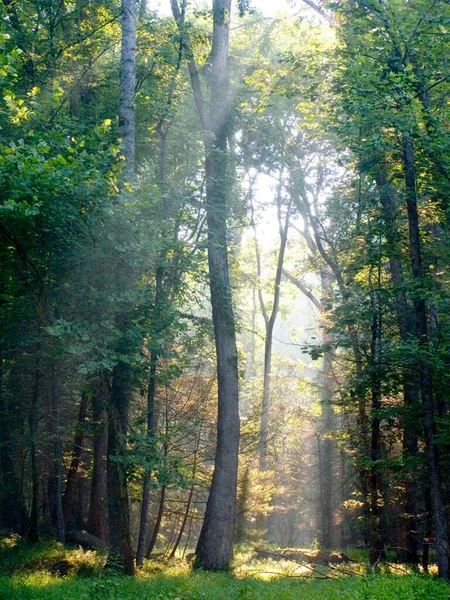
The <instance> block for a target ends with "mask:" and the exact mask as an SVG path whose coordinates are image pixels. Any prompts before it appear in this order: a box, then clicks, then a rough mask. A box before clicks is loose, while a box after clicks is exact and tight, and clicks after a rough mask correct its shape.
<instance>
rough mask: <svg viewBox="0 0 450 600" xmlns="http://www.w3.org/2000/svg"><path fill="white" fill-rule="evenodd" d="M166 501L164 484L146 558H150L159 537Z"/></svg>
mask: <svg viewBox="0 0 450 600" xmlns="http://www.w3.org/2000/svg"><path fill="white" fill-rule="evenodd" d="M165 501H166V486H165V485H163V486H162V487H161V493H160V495H159V506H158V514H157V516H156V521H155V525H154V527H153V531H152V537H151V539H150V542H149V544H148V547H147V552H146V553H145V558H147V559H148V558H150V556H151V554H152V552H153V548H154V547H155V544H156V540H157V539H158V533H159V530H160V528H161V522H162V518H163V514H164V503H165Z"/></svg>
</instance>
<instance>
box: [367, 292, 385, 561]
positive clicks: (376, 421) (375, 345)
mask: <svg viewBox="0 0 450 600" xmlns="http://www.w3.org/2000/svg"><path fill="white" fill-rule="evenodd" d="M370 296H371V305H372V338H371V343H370V365H369V368H370V380H371V381H370V388H371V404H372V406H371V409H372V410H371V412H372V415H371V426H370V432H371V442H370V461H371V466H370V478H369V487H370V521H369V560H370V562H371V564H376V563H378V562H380V561H381V560H384V559H385V550H384V536H383V531H382V526H381V520H382V515H381V508H380V495H381V474H380V472H379V465H378V462H379V460H380V458H381V418H380V414H379V413H380V410H381V398H382V391H381V374H380V372H379V369H380V364H379V353H380V344H381V310H380V308H379V306H378V300H377V298H376V297H375V292H373V291H372V292H371V295H370Z"/></svg>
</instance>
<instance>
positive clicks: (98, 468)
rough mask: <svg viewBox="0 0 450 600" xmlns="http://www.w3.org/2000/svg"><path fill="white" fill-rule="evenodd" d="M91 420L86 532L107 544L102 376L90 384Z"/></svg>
mask: <svg viewBox="0 0 450 600" xmlns="http://www.w3.org/2000/svg"><path fill="white" fill-rule="evenodd" d="M91 391H92V418H93V424H94V427H95V429H94V449H93V465H92V480H91V494H90V501H89V514H88V519H87V525H86V529H87V530H88V532H89V533H91V534H92V535H94V536H96V537H98V538H99V539H100V540H102V541H107V540H108V527H107V518H106V517H107V483H106V454H107V451H108V429H107V413H106V402H107V398H108V396H109V394H110V390H109V384H108V379H107V377H106V374H105V373H102V374H101V375H100V376H99V377H98V379H97V380H96V381H94V382H93V384H92V389H91Z"/></svg>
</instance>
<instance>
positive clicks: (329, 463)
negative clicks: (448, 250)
mask: <svg viewBox="0 0 450 600" xmlns="http://www.w3.org/2000/svg"><path fill="white" fill-rule="evenodd" d="M320 277H321V287H322V291H321V295H322V297H321V305H322V307H323V310H324V311H329V310H331V309H332V306H333V292H332V282H333V279H334V278H333V274H332V273H331V271H330V270H329V269H328V268H323V269H321V273H320ZM323 342H324V344H325V345H326V346H327V345H329V346H331V344H332V342H333V340H332V336H331V335H330V334H329V332H328V331H327V330H326V329H325V331H324V335H323ZM332 380H333V351H332V349H331V347H329V348H327V347H326V348H325V351H324V355H323V365H322V382H321V383H322V385H321V409H322V415H321V417H322V418H321V422H322V442H323V443H322V461H321V462H322V469H321V482H322V486H321V489H322V495H321V497H322V501H321V506H320V512H321V531H320V533H321V535H320V546H321V548H322V549H324V550H331V549H332V547H333V530H334V519H333V489H334V474H333V450H334V444H333V429H334V409H333V381H332Z"/></svg>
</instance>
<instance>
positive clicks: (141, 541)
mask: <svg viewBox="0 0 450 600" xmlns="http://www.w3.org/2000/svg"><path fill="white" fill-rule="evenodd" d="M157 365H158V353H157V352H156V350H152V351H151V353H150V377H149V383H148V393H147V436H148V439H149V441H151V440H153V439H154V437H155V435H156V432H157V427H158V413H157V410H156V403H155V398H156V370H157ZM151 477H152V474H151V472H150V471H149V472H148V473H146V474H145V477H144V486H143V489H142V503H141V520H140V527H139V538H138V547H137V552H136V566H137V567H142V565H143V563H144V555H145V545H146V542H147V532H148V523H149V506H150V490H151ZM155 541H156V540H155Z"/></svg>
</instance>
